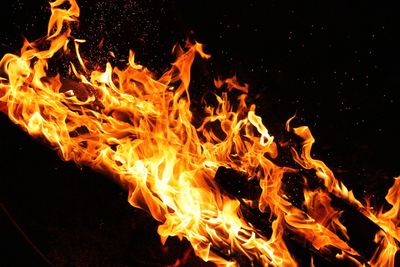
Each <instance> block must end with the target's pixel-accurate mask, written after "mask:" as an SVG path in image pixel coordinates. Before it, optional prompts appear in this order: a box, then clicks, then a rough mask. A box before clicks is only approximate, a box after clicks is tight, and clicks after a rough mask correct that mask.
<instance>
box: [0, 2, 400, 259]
mask: <svg viewBox="0 0 400 267" xmlns="http://www.w3.org/2000/svg"><path fill="white" fill-rule="evenodd" d="M50 7H51V17H50V19H49V23H48V29H47V35H46V36H45V37H44V38H41V39H39V40H36V41H33V42H29V41H25V42H24V44H23V47H22V48H21V51H20V53H19V54H18V55H15V54H6V55H4V56H3V58H2V59H1V62H0V67H1V78H0V110H1V111H2V112H3V113H5V114H6V115H7V116H8V117H9V118H10V120H11V121H12V122H13V123H15V124H16V125H18V126H19V127H20V128H22V129H23V130H24V131H26V132H27V133H29V135H31V136H32V137H34V138H38V139H40V140H43V142H45V143H46V144H47V145H49V146H51V147H52V148H54V150H56V151H57V153H58V154H59V156H60V157H61V158H62V159H63V160H66V161H74V162H76V163H77V164H79V165H84V166H89V167H90V168H93V169H95V170H97V171H100V172H102V173H106V174H108V175H109V176H111V177H113V178H114V179H115V180H116V181H118V182H119V183H120V184H121V185H122V186H124V187H125V188H126V189H127V190H128V192H129V195H128V201H129V203H130V204H131V205H132V206H134V207H137V208H140V209H144V210H146V211H148V212H149V213H150V214H151V215H152V217H153V218H154V219H155V220H157V221H158V222H159V223H160V225H159V227H158V234H159V235H160V237H161V240H162V241H163V242H165V240H166V239H167V238H168V237H170V236H177V237H179V238H186V239H187V240H188V241H189V242H190V243H191V245H192V247H193V248H194V251H195V253H196V254H197V255H198V256H199V257H201V258H202V259H203V260H205V261H211V262H214V263H215V264H217V265H219V266H236V265H238V263H237V262H236V261H235V255H238V254H240V255H244V256H245V257H247V258H248V259H249V260H250V261H254V262H259V263H261V264H262V265H264V266H298V263H297V262H296V259H295V258H294V256H293V255H291V253H290V252H289V249H288V248H287V244H286V242H285V240H284V238H283V235H284V233H285V231H286V230H287V229H291V231H294V232H295V233H296V234H297V235H298V236H301V237H302V238H303V239H304V240H307V241H308V242H309V243H310V244H311V245H312V247H313V249H315V250H332V248H335V249H338V250H339V251H341V254H338V255H337V258H338V259H339V258H345V259H350V260H351V261H352V262H355V263H356V265H358V266H363V265H364V264H365V263H363V262H362V261H361V260H360V255H359V254H358V252H357V251H355V250H354V249H353V248H351V247H350V246H349V245H348V242H347V240H346V238H343V236H344V237H346V227H345V226H344V225H342V224H341V222H340V221H339V218H340V211H338V210H335V209H334V208H333V207H331V205H330V197H329V194H333V195H335V196H337V197H339V198H341V199H344V200H346V201H347V202H348V203H350V204H351V205H352V206H354V207H355V208H357V210H359V211H360V212H361V213H362V214H364V215H365V216H366V217H368V218H369V219H370V220H372V221H373V222H375V223H376V224H378V225H379V226H380V227H381V229H382V231H380V232H379V233H377V235H376V242H377V243H378V244H379V248H378V249H377V251H376V252H375V253H374V255H373V257H372V258H371V259H367V260H368V262H369V264H371V265H372V266H393V267H394V256H395V253H396V252H397V250H398V249H399V246H398V241H399V240H400V229H399V222H400V220H399V216H398V215H399V209H400V202H399V199H400V195H399V194H400V193H399V192H400V178H397V179H396V180H395V183H394V185H393V187H392V188H391V189H390V191H389V193H388V195H387V197H386V199H387V201H388V203H389V204H391V205H392V208H391V209H390V210H388V211H378V212H377V211H374V210H372V209H370V208H368V206H367V205H365V204H363V203H364V201H360V200H357V199H356V198H355V197H354V195H353V193H352V192H351V191H349V190H348V189H347V188H346V186H345V185H344V184H343V183H342V182H340V181H339V180H338V179H336V178H335V176H334V174H333V173H332V171H331V170H330V169H329V168H328V167H327V166H326V165H325V164H324V163H323V162H322V161H319V160H316V159H314V158H312V157H311V148H312V144H313V142H314V138H313V136H312V135H311V132H310V130H309V128H308V127H306V126H301V127H297V128H292V127H291V126H290V125H289V122H290V120H289V121H288V123H287V130H288V131H289V132H291V133H294V134H295V135H297V136H298V137H300V138H301V139H302V143H301V145H300V146H299V147H298V148H297V149H295V148H291V150H292V155H293V159H294V161H295V162H297V164H298V168H297V169H296V168H293V167H285V166H279V165H277V164H275V163H274V159H276V158H277V157H278V156H279V146H278V144H277V143H276V142H275V140H274V137H273V136H271V135H270V134H269V132H268V129H267V128H266V126H265V125H264V124H263V122H262V119H261V117H260V116H258V115H257V114H256V106H255V105H253V104H252V105H249V104H248V103H247V101H246V97H247V95H246V94H247V92H248V86H247V85H246V84H241V83H239V82H238V81H237V79H236V78H235V77H232V78H228V79H218V80H216V81H215V86H216V88H220V87H224V88H226V89H227V90H225V91H223V90H222V89H218V90H217V89H215V92H217V93H215V99H216V100H217V103H218V104H217V105H216V106H210V105H206V106H205V110H204V113H205V116H204V117H203V118H201V123H199V124H196V125H200V126H198V127H196V126H195V125H194V123H193V120H194V115H193V113H192V112H191V110H190V107H191V99H190V91H189V85H190V74H191V73H190V72H191V65H192V63H193V61H194V59H195V57H196V55H197V56H200V57H201V58H203V59H208V58H209V57H210V55H208V54H206V53H205V52H204V51H203V45H202V44H200V43H196V42H189V41H187V42H186V43H185V45H184V46H183V47H181V46H179V45H176V46H175V47H174V54H175V56H176V60H175V61H174V63H172V65H171V67H170V68H169V69H168V70H167V71H165V72H164V73H163V74H162V75H161V76H159V77H157V75H155V74H154V73H152V72H151V71H149V70H148V69H147V68H146V67H144V66H142V65H139V64H137V63H136V62H135V58H134V53H133V52H132V51H130V52H129V57H128V62H127V64H126V66H125V67H124V68H117V67H113V66H112V65H111V64H110V63H107V64H106V65H105V66H102V69H101V70H99V69H91V67H90V66H91V64H87V61H86V59H83V58H82V57H81V56H80V54H79V45H81V44H82V43H84V40H79V39H75V38H73V36H72V35H71V33H72V28H71V25H74V24H76V23H77V21H78V17H79V7H78V5H77V3H76V2H75V0H57V1H54V2H52V3H50ZM55 55H57V56H59V57H62V56H63V55H69V56H71V55H73V56H74V57H75V59H74V60H71V63H70V70H71V73H70V77H62V76H61V75H60V74H57V73H53V72H52V71H50V69H51V68H50V64H51V62H50V59H51V58H53V57H54V56H55ZM231 90H236V91H237V93H238V95H239V96H238V97H237V100H236V101H235V102H234V103H232V102H230V101H229V99H228V93H229V92H230V91H231ZM227 91H228V92H227ZM216 126H217V127H216ZM216 128H218V129H219V130H218V131H219V133H217V132H216V130H214V129H216ZM221 131H222V133H223V134H221ZM219 166H226V167H229V168H232V169H235V170H238V171H241V172H244V173H246V174H247V175H248V176H249V177H252V179H256V180H257V181H258V182H259V185H260V187H261V189H262V193H261V195H260V198H259V199H258V200H257V201H255V202H254V203H251V205H255V206H256V207H257V208H258V209H259V210H260V211H261V212H264V211H267V210H268V212H270V213H271V223H272V230H273V231H272V235H271V236H269V237H266V236H264V235H263V234H262V233H261V232H260V231H258V230H257V229H256V228H255V227H254V226H253V225H252V224H250V223H248V222H247V221H246V220H245V219H244V217H243V216H242V214H241V210H240V206H241V202H240V201H239V200H238V199H236V198H233V197H231V196H228V195H227V194H224V192H222V191H221V189H220V188H219V186H218V185H217V184H216V182H215V181H214V175H215V173H216V171H217V169H218V167H219ZM300 169H305V170H315V172H316V175H317V176H318V177H319V179H320V180H321V181H322V182H323V185H324V187H323V189H320V190H317V191H316V190H309V189H308V188H307V186H305V187H306V188H305V190H304V196H305V198H304V199H305V201H304V206H305V210H306V211H305V210H301V209H299V208H296V207H295V206H294V205H292V204H291V202H290V201H289V200H288V198H287V197H286V196H285V194H284V193H283V192H282V178H283V176H284V175H285V174H286V173H295V172H298V171H299V170H300ZM339 233H340V236H341V237H342V238H340V237H339V236H338V234H339ZM221 251H223V252H224V253H223V254H224V255H225V256H222V255H221Z"/></svg>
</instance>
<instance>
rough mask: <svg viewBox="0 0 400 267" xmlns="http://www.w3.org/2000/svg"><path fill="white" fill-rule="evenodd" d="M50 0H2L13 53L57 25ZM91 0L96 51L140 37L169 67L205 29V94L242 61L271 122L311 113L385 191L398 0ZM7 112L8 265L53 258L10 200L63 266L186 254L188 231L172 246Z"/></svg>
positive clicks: (326, 136) (399, 72)
mask: <svg viewBox="0 0 400 267" xmlns="http://www.w3.org/2000/svg"><path fill="white" fill-rule="evenodd" d="M187 2H190V3H191V4H190V5H189V4H188V3H187ZM46 3H47V2H46V1H42V0H40V1H28V0H18V1H7V3H3V2H2V8H3V14H4V15H3V16H2V17H1V19H2V22H1V24H0V27H1V29H0V32H1V35H0V51H1V55H3V54H4V53H6V52H15V51H17V50H18V48H19V47H20V46H21V42H22V36H26V37H27V38H28V39H29V40H33V39H35V38H38V37H40V36H42V35H43V34H44V33H45V31H46V24H47V20H48V16H49V11H48V8H47V4H46ZM79 4H80V6H81V8H82V14H81V25H80V32H79V33H78V37H81V38H84V39H87V40H88V43H87V44H86V45H84V46H83V47H82V49H83V50H82V54H83V55H84V56H86V57H91V58H94V59H98V60H99V62H101V60H102V56H103V55H104V54H105V53H106V52H107V51H109V50H112V51H114V52H116V54H117V56H118V55H119V56H126V55H127V51H128V49H129V48H132V49H133V50H135V51H136V52H137V58H138V61H139V62H140V63H142V64H143V65H146V66H148V67H149V68H150V69H153V70H154V71H156V72H161V71H162V70H164V69H165V68H166V67H167V66H168V64H169V62H171V60H172V57H171V56H170V51H171V48H172V46H173V45H174V44H175V43H176V42H177V41H179V40H182V39H183V38H184V37H185V36H186V34H187V33H188V32H189V31H191V30H193V31H194V36H195V37H196V39H197V40H199V41H200V42H203V43H205V44H206V49H207V51H208V52H210V53H211V54H212V55H213V58H212V60H211V61H210V62H207V63H198V64H196V67H195V69H196V71H199V73H197V74H196V75H194V76H195V77H194V79H195V81H194V84H193V85H194V86H193V88H192V89H193V91H197V92H198V93H195V97H196V96H199V95H201V94H202V93H204V91H205V90H206V89H205V87H206V85H207V84H208V82H206V81H204V79H205V78H207V79H209V80H210V79H211V78H212V77H214V76H215V75H216V74H223V75H228V74H233V73H236V74H237V75H238V77H239V79H240V80H242V81H244V82H247V83H249V84H250V97H251V98H252V99H253V101H254V102H255V103H256V104H257V107H258V110H257V111H258V114H260V115H261V116H262V117H263V119H264V123H265V124H266V126H267V127H268V128H269V130H270V131H271V133H272V134H273V135H275V136H276V138H277V139H279V136H280V135H281V133H282V131H283V125H284V122H285V121H286V119H288V118H289V117H291V116H292V115H293V114H294V113H295V112H297V115H298V119H297V122H296V123H297V124H298V125H300V124H304V125H309V126H310V128H311V130H312V132H313V134H314V136H315V138H316V140H317V142H316V148H315V154H316V156H317V157H318V158H320V159H322V160H323V161H325V162H326V163H327V164H328V166H330V167H331V168H332V169H333V170H335V171H336V174H337V176H338V177H339V178H340V179H342V180H343V181H344V182H345V184H346V185H348V187H350V188H354V190H355V191H356V193H357V194H359V195H365V194H372V193H373V194H374V196H375V198H376V201H377V202H379V203H382V197H383V196H384V194H385V192H386V190H387V188H388V187H389V186H390V185H391V179H392V177H394V176H396V175H400V164H399V159H398V151H400V142H399V137H398V129H399V126H398V121H399V119H398V117H399V115H400V112H399V111H398V107H399V103H400V97H399V95H400V94H399V88H400V86H399V85H400V83H399V79H398V77H400V68H399V62H400V61H399V59H400V57H399V45H398V44H397V43H396V41H395V40H396V39H397V38H396V36H397V35H398V32H399V28H398V27H395V18H396V17H397V16H398V15H397V10H396V8H395V6H396V5H395V1H390V2H386V3H384V4H383V3H377V2H376V1H374V2H373V1H307V3H300V2H299V1H287V0H285V1H275V0H274V1H242V2H240V3H234V1H225V0H224V1H208V0H207V1H180V0H177V1H145V0H139V1H133V0H130V1H127V0H125V1H123V0H121V1H116V0H112V1H90V0H84V1H83V0H82V1H80V2H79ZM102 38H104V51H99V50H98V49H96V48H95V47H96V46H97V44H98V43H99V42H100V40H101V39H102ZM90 44H92V45H90ZM84 47H87V48H86V49H85V48H84ZM0 125H1V126H0V151H1V154H0V157H1V160H0V167H1V174H0V176H1V179H0V181H1V187H0V190H1V191H0V193H1V202H2V203H3V204H2V205H3V206H2V209H3V210H2V211H1V212H0V214H1V219H0V222H1V224H2V225H1V231H2V232H1V235H0V236H1V238H0V240H1V242H2V243H1V247H2V249H1V254H0V255H1V256H0V259H1V262H0V266H40V265H41V264H42V263H43V262H41V261H42V260H41V258H40V257H39V256H38V254H37V253H35V252H34V250H33V249H32V246H30V245H29V244H28V243H27V242H26V241H25V240H24V239H23V238H22V237H21V236H20V235H19V234H18V231H17V230H15V229H16V228H15V226H14V225H13V224H12V223H11V221H10V220H9V219H8V217H7V214H6V212H5V211H4V210H5V209H6V210H7V211H8V214H9V215H10V216H11V217H12V218H13V220H15V222H16V223H17V224H18V225H19V227H20V228H21V230H23V231H24V232H25V233H26V235H27V236H29V238H30V240H32V242H33V243H34V244H35V245H36V247H37V248H38V250H40V251H41V252H42V253H43V254H44V255H45V257H47V258H48V259H49V260H50V261H51V262H52V263H53V264H54V265H55V266H162V265H165V264H166V263H173V262H174V260H175V258H176V257H178V256H179V255H182V254H183V251H184V250H185V248H186V247H187V244H183V245H179V246H178V245H177V244H175V243H177V242H176V240H172V241H171V244H170V247H173V249H172V250H171V249H169V250H168V248H162V247H161V245H160V244H159V242H158V237H157V234H156V231H155V229H156V223H155V222H154V221H153V220H152V219H151V218H149V216H147V215H146V214H145V213H143V212H142V211H139V210H136V209H134V208H132V207H130V206H129V204H128V203H127V201H126V193H125V192H123V191H122V190H121V189H120V188H119V187H118V186H117V185H115V184H114V183H113V182H111V181H110V180H109V179H108V178H106V177H104V176H102V175H99V174H97V173H93V172H91V171H89V170H86V169H85V170H80V169H79V168H77V167H76V166H74V165H73V164H71V163H65V162H62V161H61V160H59V159H58V158H57V156H56V154H55V153H54V152H53V151H51V150H50V149H48V148H46V147H44V146H43V145H41V144H40V143H38V142H36V141H33V140H32V139H31V138H29V137H28V136H27V135H25V134H24V133H23V132H22V131H21V130H19V129H18V128H17V127H15V126H14V125H12V124H11V123H10V122H9V121H8V119H7V117H6V116H4V115H3V114H0ZM172 243H174V244H172ZM167 247H168V246H167ZM2 261H4V263H3V262H2ZM196 264H197V262H196V263H193V264H192V265H191V266H195V265H196Z"/></svg>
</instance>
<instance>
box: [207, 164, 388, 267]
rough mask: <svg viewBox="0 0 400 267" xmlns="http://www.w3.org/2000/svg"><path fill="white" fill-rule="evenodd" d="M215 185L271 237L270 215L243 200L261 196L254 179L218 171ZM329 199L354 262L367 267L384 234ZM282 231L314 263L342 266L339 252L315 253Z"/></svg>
mask: <svg viewBox="0 0 400 267" xmlns="http://www.w3.org/2000/svg"><path fill="white" fill-rule="evenodd" d="M215 181H216V183H217V184H218V185H219V186H220V188H221V189H222V190H223V191H225V192H226V193H227V194H229V195H230V196H232V197H234V198H237V199H238V200H239V201H240V203H241V212H242V214H243V216H244V217H245V218H246V219H247V220H248V221H249V222H250V223H252V225H254V226H255V227H256V228H257V229H258V230H260V231H261V232H262V233H263V234H264V235H266V236H270V235H271V232H272V229H271V223H272V220H271V218H272V217H273V215H272V214H271V213H270V212H268V211H267V212H265V213H261V212H260V210H259V209H258V208H252V207H249V205H248V204H246V200H257V199H258V198H259V196H260V194H261V190H262V189H261V187H260V186H259V184H258V183H257V181H256V179H250V181H249V179H248V177H247V176H246V174H245V173H240V172H237V171H235V170H233V169H230V168H226V167H219V168H218V171H217V173H216V175H215ZM329 195H330V197H331V198H332V204H333V206H334V207H335V208H339V209H340V210H341V211H342V212H341V217H340V220H341V222H342V223H343V224H344V225H345V226H346V229H347V234H348V237H347V238H348V241H347V243H348V244H349V246H350V247H351V248H353V249H355V250H356V251H358V252H359V253H360V254H361V255H362V256H359V257H357V260H359V261H360V263H362V264H365V265H368V261H367V260H366V259H370V258H372V257H373V255H374V253H375V251H376V250H377V249H378V246H379V244H377V243H376V242H375V236H376V235H377V234H378V233H379V232H380V231H383V230H382V229H381V228H380V227H379V226H378V225H377V224H375V223H373V222H372V221H371V220H369V219H368V218H367V217H365V216H364V215H363V214H362V213H360V212H359V211H358V210H357V209H355V208H354V207H353V206H352V205H349V204H348V203H347V202H346V201H344V200H342V199H340V198H338V197H336V196H334V195H332V194H329ZM299 212H302V211H299ZM354 222H356V223H354ZM285 230H286V231H285V236H286V237H287V238H286V240H289V241H292V242H291V246H296V247H297V248H296V250H295V251H298V250H299V248H298V247H299V246H301V247H302V248H303V249H306V250H308V251H310V252H311V253H312V256H313V257H314V258H315V259H317V261H319V262H321V261H322V262H321V264H323V265H322V266H327V264H328V263H329V264H337V263H338V262H340V264H341V265H343V258H338V257H337V254H338V253H339V254H341V253H343V251H341V250H340V249H337V248H333V249H331V250H329V253H326V251H322V250H316V249H315V248H313V246H312V245H311V244H310V241H309V240H307V239H306V238H304V237H301V235H299V232H297V231H295V230H294V229H292V228H290V227H286V228H285ZM338 238H339V237H338ZM300 250H301V249H300ZM349 264H350V265H349ZM352 264H353V265H354V266H358V263H355V262H352V261H348V262H347V265H344V266H348V265H349V266H351V265H352Z"/></svg>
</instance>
